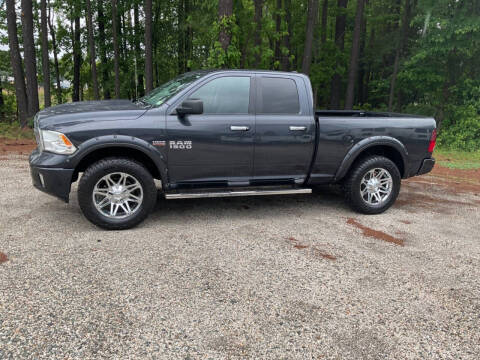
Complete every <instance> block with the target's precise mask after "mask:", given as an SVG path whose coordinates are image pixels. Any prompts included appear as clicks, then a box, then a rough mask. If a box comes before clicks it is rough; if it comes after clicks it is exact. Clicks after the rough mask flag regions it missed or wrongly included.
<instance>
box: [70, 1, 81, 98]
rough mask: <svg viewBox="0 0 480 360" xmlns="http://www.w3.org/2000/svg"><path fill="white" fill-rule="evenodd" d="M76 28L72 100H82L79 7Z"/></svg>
mask: <svg viewBox="0 0 480 360" xmlns="http://www.w3.org/2000/svg"><path fill="white" fill-rule="evenodd" d="M74 12H75V14H74V28H73V39H72V40H73V93H72V101H80V65H81V62H82V54H81V52H80V51H81V48H80V46H81V45H80V17H79V16H78V14H77V9H74Z"/></svg>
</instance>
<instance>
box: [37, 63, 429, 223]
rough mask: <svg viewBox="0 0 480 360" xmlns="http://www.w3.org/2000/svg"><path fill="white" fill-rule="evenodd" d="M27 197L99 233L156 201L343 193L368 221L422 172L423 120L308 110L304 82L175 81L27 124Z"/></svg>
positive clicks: (137, 216) (254, 75)
mask: <svg viewBox="0 0 480 360" xmlns="http://www.w3.org/2000/svg"><path fill="white" fill-rule="evenodd" d="M34 123H35V134H36V138H37V143H38V148H37V149H36V150H34V151H33V153H32V154H31V155H30V168H31V176H32V179H33V184H34V186H35V187H36V188H38V189H40V190H42V191H44V192H46V193H49V194H52V195H55V196H57V197H59V198H60V199H62V200H64V201H66V202H68V201H69V194H70V187H71V184H72V183H73V182H75V181H77V180H78V178H79V174H80V173H82V176H81V178H80V182H79V184H78V202H79V205H80V208H81V209H82V212H83V214H84V215H85V216H86V217H87V219H89V220H90V221H91V222H93V223H94V224H96V225H98V226H100V227H102V228H105V229H127V228H131V227H133V226H135V225H137V224H139V223H140V222H141V221H143V220H144V219H145V218H146V217H147V216H148V214H149V212H151V211H152V209H153V208H154V206H155V202H156V199H157V193H158V190H157V185H156V184H155V181H154V179H158V180H159V181H160V182H161V192H162V194H163V196H164V197H165V198H166V199H182V198H201V197H220V196H248V195H275V194H305V193H310V192H311V188H312V187H314V186H316V185H320V184H332V183H338V184H341V185H342V186H343V189H344V191H345V195H346V198H347V201H348V202H349V203H350V205H351V206H352V208H353V209H355V210H356V211H359V212H361V213H365V214H378V213H381V212H383V211H385V210H386V209H388V208H389V207H390V206H391V205H392V204H393V203H394V202H395V199H396V198H397V196H398V193H399V191H400V183H401V179H402V178H403V179H405V178H408V177H411V176H415V175H421V174H424V173H427V172H429V171H431V170H432V168H433V166H434V164H435V160H434V159H433V158H432V152H433V149H434V147H435V140H436V128H435V126H436V124H435V120H434V119H432V118H426V117H421V116H413V115H402V114H391V113H372V112H367V111H335V110H334V111H315V110H314V105H313V97H312V88H311V85H310V80H309V79H308V77H307V76H305V75H302V74H298V73H287V72H273V71H246V70H215V71H195V72H190V73H186V74H183V75H181V76H179V77H177V78H175V79H173V80H171V81H169V82H167V83H166V84H164V85H162V86H160V87H158V88H156V89H154V90H153V91H152V92H150V93H149V94H148V95H146V96H145V97H143V98H141V99H139V100H138V101H137V102H135V103H133V102H131V101H127V100H108V101H88V102H78V103H69V104H63V105H58V106H54V107H51V108H47V109H45V110H42V111H40V112H39V113H38V114H37V115H36V116H35V120H34Z"/></svg>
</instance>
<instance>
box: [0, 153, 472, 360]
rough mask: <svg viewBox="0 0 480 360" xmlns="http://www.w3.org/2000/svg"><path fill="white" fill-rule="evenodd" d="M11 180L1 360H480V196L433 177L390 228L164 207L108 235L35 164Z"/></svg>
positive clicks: (286, 211)
mask: <svg viewBox="0 0 480 360" xmlns="http://www.w3.org/2000/svg"><path fill="white" fill-rule="evenodd" d="M0 179H1V180H2V181H1V182H0V198H1V207H0V255H2V256H0V262H1V263H0V359H22V358H35V359H42V358H48V359H75V358H76V359H91V358H95V359H97V358H118V359H148V358H168V359H229V358H232V359H235V358H242V359H243V358H265V359H307V358H315V359H319V358H328V359H340V358H345V359H353V358H355V359H359V358H362V359H436V358H442V359H446V358H448V359H460V358H462V359H479V358H480V282H479V276H480V241H479V233H480V225H479V224H480V211H479V207H480V196H479V193H475V192H470V193H458V192H457V193H455V192H453V191H450V190H449V187H448V185H445V184H441V183H435V181H434V179H433V178H432V177H429V176H426V177H421V178H418V180H413V181H407V182H404V186H403V188H402V192H401V195H400V198H399V201H398V203H397V205H396V206H395V207H394V208H392V209H391V210H390V211H388V212H387V213H386V214H382V215H378V216H362V215H358V214H355V213H353V212H352V211H350V210H349V209H348V208H347V207H346V206H345V205H344V203H343V202H342V199H341V197H340V196H339V195H338V194H337V193H336V192H335V191H331V190H330V191H328V190H322V191H319V192H316V193H315V194H314V195H313V196H309V195H301V196H287V197H259V198H235V199H202V200H177V201H173V200H170V201H169V202H167V201H166V200H162V199H160V198H159V201H158V205H157V209H156V211H155V212H154V213H153V214H151V216H150V218H149V219H148V220H147V221H146V222H145V223H144V224H142V225H141V226H139V227H138V228H136V229H133V230H129V231H123V232H105V231H102V230H99V229H98V228H96V227H94V226H93V225H91V224H90V223H89V222H87V220H85V219H84V218H83V216H82V215H81V213H80V210H79V208H78V205H77V198H76V192H75V191H74V192H72V198H71V203H70V204H64V203H62V202H61V201H58V200H56V199H55V198H53V197H50V196H48V195H45V194H43V193H41V192H39V191H37V190H34V188H33V187H32V185H31V180H30V176H29V170H28V164H27V161H26V157H25V156H18V155H17V156H15V155H8V156H4V157H3V158H2V159H1V160H0ZM74 190H76V186H74Z"/></svg>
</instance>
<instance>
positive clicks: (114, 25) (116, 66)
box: [112, 0, 120, 99]
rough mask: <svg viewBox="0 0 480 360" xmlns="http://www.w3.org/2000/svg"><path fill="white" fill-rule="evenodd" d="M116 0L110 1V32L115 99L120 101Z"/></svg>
mask: <svg viewBox="0 0 480 360" xmlns="http://www.w3.org/2000/svg"><path fill="white" fill-rule="evenodd" d="M118 25H119V24H118V18H117V0H112V31H113V53H114V55H113V57H114V58H113V67H114V71H115V98H117V99H120V49H119V45H118Z"/></svg>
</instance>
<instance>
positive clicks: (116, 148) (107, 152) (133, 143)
mask: <svg viewBox="0 0 480 360" xmlns="http://www.w3.org/2000/svg"><path fill="white" fill-rule="evenodd" d="M122 138H123V139H122ZM124 138H127V137H123V136H116V137H110V136H109V137H106V138H103V139H102V138H96V139H92V140H89V141H87V142H85V143H83V144H82V145H81V146H80V147H79V153H78V154H77V155H76V156H75V157H74V159H72V165H73V168H74V173H73V177H72V182H74V181H76V180H77V179H78V174H79V173H80V172H83V171H85V170H86V169H87V168H88V167H89V166H90V165H91V164H93V163H95V162H97V161H98V160H100V159H103V158H106V157H126V158H131V159H134V160H136V161H138V162H140V163H141V164H143V165H144V166H145V167H146V168H147V170H148V171H149V172H150V173H151V174H152V176H153V177H154V178H155V179H160V180H161V181H162V184H166V183H167V170H166V163H165V161H164V156H163V155H162V154H161V153H160V152H159V151H158V150H157V149H155V147H153V145H150V144H149V143H147V142H146V141H144V140H141V139H138V138H132V137H128V140H127V139H124ZM112 140H114V141H112ZM126 140H127V141H126ZM91 141H95V143H93V144H92V143H90V142H91ZM88 143H90V144H88Z"/></svg>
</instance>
